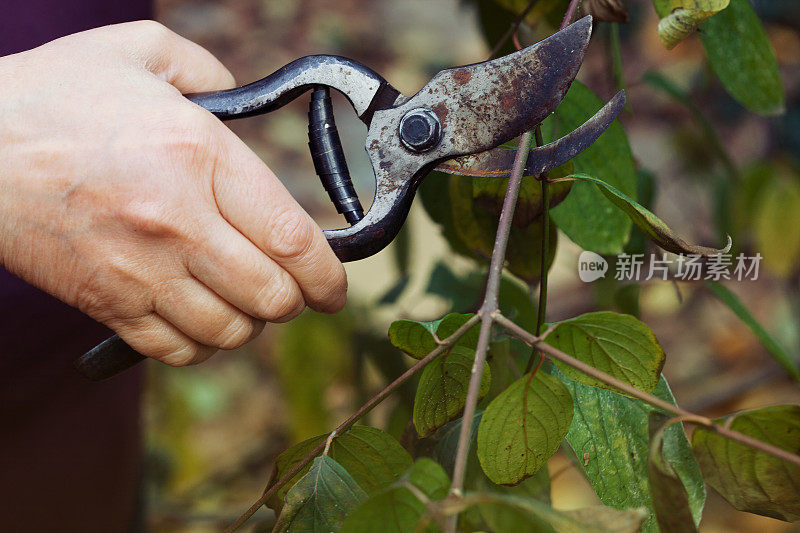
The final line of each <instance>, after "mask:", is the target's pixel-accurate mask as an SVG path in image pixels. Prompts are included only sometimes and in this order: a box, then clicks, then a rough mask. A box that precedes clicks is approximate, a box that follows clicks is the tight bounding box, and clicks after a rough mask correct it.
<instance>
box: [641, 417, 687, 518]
mask: <svg viewBox="0 0 800 533" xmlns="http://www.w3.org/2000/svg"><path fill="white" fill-rule="evenodd" d="M668 420H669V419H668V417H666V416H665V415H664V414H662V413H660V412H657V411H651V412H650V424H649V427H650V452H649V454H648V461H647V479H648V482H649V483H650V498H651V501H652V502H653V510H654V511H655V515H656V519H657V520H658V525H659V527H660V529H661V533H684V532H686V533H689V532H692V531H695V532H696V531H697V526H696V525H695V523H694V518H693V517H692V511H691V509H690V508H689V496H688V495H687V494H686V487H684V486H683V483H682V482H681V480H680V478H679V477H678V474H676V473H675V469H673V468H672V466H671V465H670V464H669V463H668V462H667V461H666V459H664V454H663V446H664V430H665V427H664V424H665V423H667V422H668Z"/></svg>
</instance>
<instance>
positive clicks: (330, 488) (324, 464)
mask: <svg viewBox="0 0 800 533" xmlns="http://www.w3.org/2000/svg"><path fill="white" fill-rule="evenodd" d="M366 498H367V493H366V492H364V490H363V489H362V488H361V487H359V486H358V483H356V482H355V480H353V478H352V477H350V474H348V473H347V470H345V469H344V468H343V467H342V465H340V464H339V463H337V462H336V461H334V460H333V459H331V458H330V457H328V456H322V457H317V458H316V459H314V464H313V466H312V467H311V469H310V470H309V472H308V473H307V474H306V475H305V476H303V478H302V479H301V480H300V481H298V482H297V484H295V486H293V487H292V489H291V490H290V491H289V492H288V493H287V494H286V504H285V505H284V506H283V511H281V515H280V517H279V518H278V522H277V523H276V524H275V529H274V530H273V531H276V532H280V533H284V532H291V533H294V532H303V533H305V532H320V533H328V532H329V531H338V530H339V528H340V527H341V524H342V522H344V519H345V517H346V516H347V514H348V513H349V512H350V511H352V510H353V509H355V508H356V506H357V505H358V504H359V503H361V502H362V501H364V500H365V499H366Z"/></svg>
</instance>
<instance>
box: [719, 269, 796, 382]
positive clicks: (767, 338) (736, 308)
mask: <svg viewBox="0 0 800 533" xmlns="http://www.w3.org/2000/svg"><path fill="white" fill-rule="evenodd" d="M706 286H707V287H708V288H709V289H711V292H712V293H714V296H716V297H717V298H719V299H720V301H721V302H722V303H724V304H725V305H727V306H728V308H730V310H731V311H733V312H734V314H735V315H736V316H737V317H739V319H740V320H741V321H742V322H744V323H745V325H746V326H747V327H748V328H750V331H752V332H753V333H754V334H755V336H756V337H757V338H758V340H759V341H761V344H763V345H764V348H766V349H767V351H768V352H769V353H770V354H771V355H772V357H773V358H774V359H775V360H776V361H777V362H778V364H780V365H781V366H782V367H783V368H784V370H786V372H787V373H788V374H789V375H790V376H792V378H794V380H795V381H800V369H798V367H797V361H796V360H795V358H794V357H792V356H791V355H790V354H789V352H787V351H786V349H785V348H784V347H783V346H781V345H780V344H779V343H778V341H777V340H776V339H775V337H773V336H772V335H771V334H770V333H769V332H768V331H767V330H766V329H764V326H762V325H761V324H760V323H759V322H758V321H757V320H756V318H755V317H754V316H753V315H752V314H751V313H750V311H748V310H747V308H746V307H745V306H744V304H743V303H742V302H741V300H739V298H737V297H736V295H735V294H733V293H732V292H731V291H729V290H728V289H727V288H725V286H723V285H722V284H720V283H718V282H716V281H706Z"/></svg>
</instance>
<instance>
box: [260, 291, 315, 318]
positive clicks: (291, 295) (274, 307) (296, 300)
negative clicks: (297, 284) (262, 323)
mask: <svg viewBox="0 0 800 533" xmlns="http://www.w3.org/2000/svg"><path fill="white" fill-rule="evenodd" d="M305 305H306V302H305V300H304V299H303V295H302V294H301V293H300V291H299V290H296V289H295V288H294V287H291V286H288V284H285V283H281V284H280V285H278V287H277V289H276V288H275V286H274V285H272V284H269V285H264V286H263V287H262V288H261V289H260V290H259V291H258V293H257V295H256V299H255V303H254V308H255V309H256V312H257V314H258V315H257V316H258V318H260V319H262V320H266V321H268V322H278V321H282V320H283V319H284V318H285V317H287V316H291V318H294V317H295V316H297V315H299V314H300V313H301V312H302V311H303V309H305Z"/></svg>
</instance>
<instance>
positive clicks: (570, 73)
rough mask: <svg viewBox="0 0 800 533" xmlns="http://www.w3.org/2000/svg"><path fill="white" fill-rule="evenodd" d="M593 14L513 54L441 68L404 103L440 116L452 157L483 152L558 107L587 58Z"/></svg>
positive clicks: (445, 149)
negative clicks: (471, 63) (584, 59)
mask: <svg viewBox="0 0 800 533" xmlns="http://www.w3.org/2000/svg"><path fill="white" fill-rule="evenodd" d="M591 33H592V18H591V17H590V16H587V17H584V18H582V19H581V20H579V21H577V22H575V23H574V24H572V25H570V26H568V27H567V28H565V29H563V30H561V31H559V32H557V33H555V34H553V35H551V36H550V37H548V38H547V39H545V40H543V41H541V42H539V43H537V44H535V45H533V46H529V47H528V48H525V49H523V50H520V51H518V52H515V53H513V54H510V55H507V56H504V57H501V58H498V59H494V60H492V61H486V62H484V63H476V64H474V65H467V66H463V67H457V68H451V69H446V70H443V71H441V72H439V73H438V74H437V75H436V76H434V78H433V79H432V80H431V81H430V82H428V84H427V85H425V87H423V88H422V90H421V91H420V92H419V93H417V94H416V95H415V96H413V97H412V98H411V99H409V101H408V102H407V103H406V104H404V105H403V108H405V107H407V106H408V107H412V106H413V107H417V106H425V107H428V108H430V109H432V110H433V111H435V112H436V114H437V115H438V116H439V119H440V121H441V122H442V129H443V130H444V132H445V138H444V139H443V141H442V145H440V149H439V150H436V151H437V152H439V153H440V154H441V155H446V156H449V157H453V156H459V155H464V154H474V153H477V152H483V151H485V150H488V149H490V148H494V147H495V146H498V145H500V144H501V143H503V142H506V141H509V140H511V139H513V138H515V137H517V136H519V135H520V134H522V133H523V132H524V131H527V130H530V129H531V128H533V127H534V126H535V125H536V124H538V123H540V122H541V121H542V120H544V118H545V117H547V116H548V115H549V114H550V113H552V112H553V111H554V110H555V109H556V107H557V106H558V104H559V102H561V99H562V98H563V97H564V94H566V92H567V89H568V88H569V86H570V84H571V83H572V80H574V79H575V76H576V75H577V74H578V69H580V66H581V63H582V62H583V57H584V54H585V53H586V48H587V46H588V44H589V37H590V36H591Z"/></svg>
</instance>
